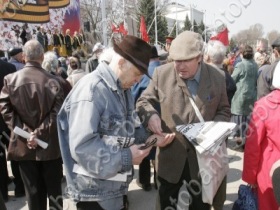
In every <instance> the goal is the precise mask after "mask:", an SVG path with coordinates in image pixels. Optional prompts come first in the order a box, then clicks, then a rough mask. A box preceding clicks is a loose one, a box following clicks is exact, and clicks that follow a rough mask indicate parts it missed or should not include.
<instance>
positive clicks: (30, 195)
mask: <svg viewBox="0 0 280 210" xmlns="http://www.w3.org/2000/svg"><path fill="white" fill-rule="evenodd" d="M19 169H20V172H21V176H22V180H23V183H24V187H25V193H26V198H27V203H28V207H29V210H39V209H40V210H46V209H47V197H48V198H49V207H50V209H52V210H61V209H63V199H62V190H61V180H62V176H63V174H62V160H61V159H60V158H59V159H56V160H48V161H19Z"/></svg>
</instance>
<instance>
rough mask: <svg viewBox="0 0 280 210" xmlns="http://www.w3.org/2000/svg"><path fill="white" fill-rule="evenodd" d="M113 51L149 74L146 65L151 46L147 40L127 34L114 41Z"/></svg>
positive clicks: (147, 64)
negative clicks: (118, 40) (119, 40)
mask: <svg viewBox="0 0 280 210" xmlns="http://www.w3.org/2000/svg"><path fill="white" fill-rule="evenodd" d="M114 51H115V52H116V53H118V54H119V55H121V56H122V57H124V59H126V60H128V61H130V62H131V63H132V64H133V65H134V66H136V67H137V68H138V69H139V70H140V71H141V72H142V73H143V74H146V75H147V76H149V75H148V66H149V61H150V57H151V46H150V45H149V44H148V43H147V42H145V41H144V40H142V39H139V38H137V37H135V36H131V35H127V36H125V37H124V39H123V40H122V41H121V42H120V43H118V44H116V43H114Z"/></svg>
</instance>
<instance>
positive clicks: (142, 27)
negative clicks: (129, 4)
mask: <svg viewBox="0 0 280 210" xmlns="http://www.w3.org/2000/svg"><path fill="white" fill-rule="evenodd" d="M140 35H141V38H142V39H143V40H144V41H145V42H149V41H150V38H149V35H148V33H147V29H146V23H145V19H144V17H143V16H141V21H140Z"/></svg>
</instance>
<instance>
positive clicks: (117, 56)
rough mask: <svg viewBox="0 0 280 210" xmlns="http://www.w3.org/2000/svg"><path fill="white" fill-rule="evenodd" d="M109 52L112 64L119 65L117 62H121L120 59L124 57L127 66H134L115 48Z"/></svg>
mask: <svg viewBox="0 0 280 210" xmlns="http://www.w3.org/2000/svg"><path fill="white" fill-rule="evenodd" d="M107 53H109V54H110V55H111V60H110V61H109V63H110V65H113V66H114V65H115V66H117V63H118V62H119V60H120V59H124V60H125V67H126V68H132V66H134V65H133V64H132V63H131V62H130V61H129V60H126V59H125V58H124V57H122V56H121V55H120V54H118V53H116V52H115V51H114V50H110V51H108V52H107ZM104 60H105V59H104ZM107 62H108V61H107Z"/></svg>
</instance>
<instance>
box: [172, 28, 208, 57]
mask: <svg viewBox="0 0 280 210" xmlns="http://www.w3.org/2000/svg"><path fill="white" fill-rule="evenodd" d="M202 49H203V39H202V37H201V35H200V34H198V33H195V32H192V31H184V32H182V33H180V34H179V35H178V36H177V37H176V38H175V39H174V40H173V41H172V43H171V46H170V50H169V57H170V58H171V59H172V60H175V61H176V60H189V59H192V58H195V57H197V56H198V55H201V54H202Z"/></svg>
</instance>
